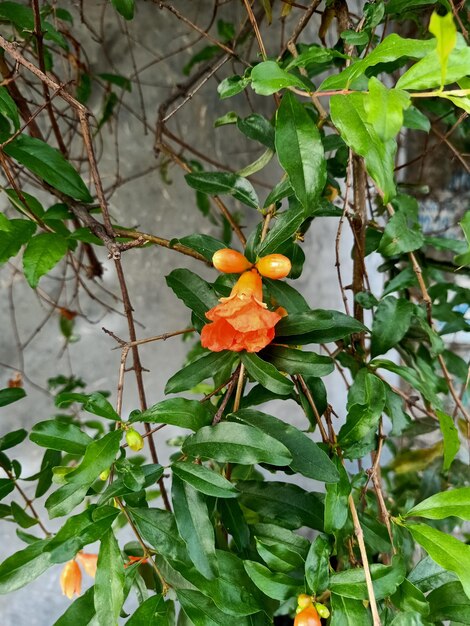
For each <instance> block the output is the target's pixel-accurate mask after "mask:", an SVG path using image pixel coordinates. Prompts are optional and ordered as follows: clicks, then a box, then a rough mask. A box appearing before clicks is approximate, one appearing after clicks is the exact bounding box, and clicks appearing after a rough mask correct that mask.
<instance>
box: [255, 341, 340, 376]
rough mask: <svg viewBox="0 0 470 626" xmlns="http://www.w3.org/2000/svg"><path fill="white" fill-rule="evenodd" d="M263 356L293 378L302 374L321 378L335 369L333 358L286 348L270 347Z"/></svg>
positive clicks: (264, 351)
mask: <svg viewBox="0 0 470 626" xmlns="http://www.w3.org/2000/svg"><path fill="white" fill-rule="evenodd" d="M262 356H263V358H265V359H266V360H267V361H269V362H270V363H272V364H273V365H274V367H275V368H276V369H278V370H280V371H282V372H287V373H288V374H290V375H291V376H292V375H294V374H301V375H302V376H314V377H315V378H321V377H322V376H328V374H331V373H332V372H333V371H334V369H335V365H334V362H333V359H332V358H331V357H328V356H322V355H320V354H316V353H315V352H305V351H304V350H296V349H295V348H285V347H284V346H268V347H267V348H265V349H264V350H263V352H262Z"/></svg>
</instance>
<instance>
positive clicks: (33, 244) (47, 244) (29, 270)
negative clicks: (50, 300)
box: [23, 233, 68, 289]
mask: <svg viewBox="0 0 470 626" xmlns="http://www.w3.org/2000/svg"><path fill="white" fill-rule="evenodd" d="M67 250H68V246H67V241H66V240H65V239H64V238H63V237H62V236H61V235H57V234H56V233H41V234H40V235H35V236H34V237H32V239H30V241H29V243H28V245H27V246H26V249H25V251H24V254H23V269H24V275H25V278H26V280H27V281H28V283H29V285H30V287H32V288H33V289H35V288H36V287H37V286H38V283H39V279H40V278H41V277H42V276H44V274H47V273H48V272H49V271H50V270H51V269H52V268H53V267H55V266H56V265H57V263H58V262H59V261H60V260H61V259H62V258H63V257H64V255H65V254H66V253H67Z"/></svg>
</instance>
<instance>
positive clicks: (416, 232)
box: [378, 211, 424, 256]
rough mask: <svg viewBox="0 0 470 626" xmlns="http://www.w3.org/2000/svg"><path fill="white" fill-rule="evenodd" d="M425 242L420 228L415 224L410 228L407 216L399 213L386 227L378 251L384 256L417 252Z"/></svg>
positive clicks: (393, 216)
mask: <svg viewBox="0 0 470 626" xmlns="http://www.w3.org/2000/svg"><path fill="white" fill-rule="evenodd" d="M423 242H424V238H423V234H422V232H421V230H420V228H419V226H418V225H417V224H413V225H412V226H411V227H410V225H409V224H408V220H407V218H406V215H405V214H404V213H402V212H401V211H397V212H396V213H395V214H394V215H392V217H391V218H390V219H389V221H388V224H387V225H386V227H385V231H384V234H383V235H382V239H381V240H380V245H379V249H378V251H379V252H381V253H382V254H383V255H384V256H394V255H397V254H403V253H405V252H412V251H413V250H417V249H418V248H420V247H421V246H422V245H423Z"/></svg>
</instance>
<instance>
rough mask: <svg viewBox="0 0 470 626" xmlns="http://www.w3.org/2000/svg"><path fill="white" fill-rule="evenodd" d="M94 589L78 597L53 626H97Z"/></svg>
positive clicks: (91, 588)
mask: <svg viewBox="0 0 470 626" xmlns="http://www.w3.org/2000/svg"><path fill="white" fill-rule="evenodd" d="M94 592H95V588H94V587H90V588H89V589H87V590H86V591H85V593H84V594H83V595H82V596H79V597H78V598H77V599H76V600H75V601H74V602H72V604H71V605H70V606H69V608H68V609H67V610H66V611H65V613H64V614H63V615H62V616H61V617H59V619H58V620H57V621H56V622H54V626H97V622H96V612H95V604H94Z"/></svg>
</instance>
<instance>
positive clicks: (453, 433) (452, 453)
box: [436, 409, 460, 472]
mask: <svg viewBox="0 0 470 626" xmlns="http://www.w3.org/2000/svg"><path fill="white" fill-rule="evenodd" d="M436 415H437V417H438V418H439V425H440V427H441V432H442V435H443V437H444V463H443V465H442V469H443V470H444V472H447V471H448V470H449V468H450V466H451V465H452V461H453V460H454V459H455V457H456V455H457V453H458V451H459V450H460V439H459V431H458V430H457V428H456V426H455V425H454V420H453V419H452V418H451V416H450V415H448V414H447V413H444V412H443V411H439V409H437V410H436Z"/></svg>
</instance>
